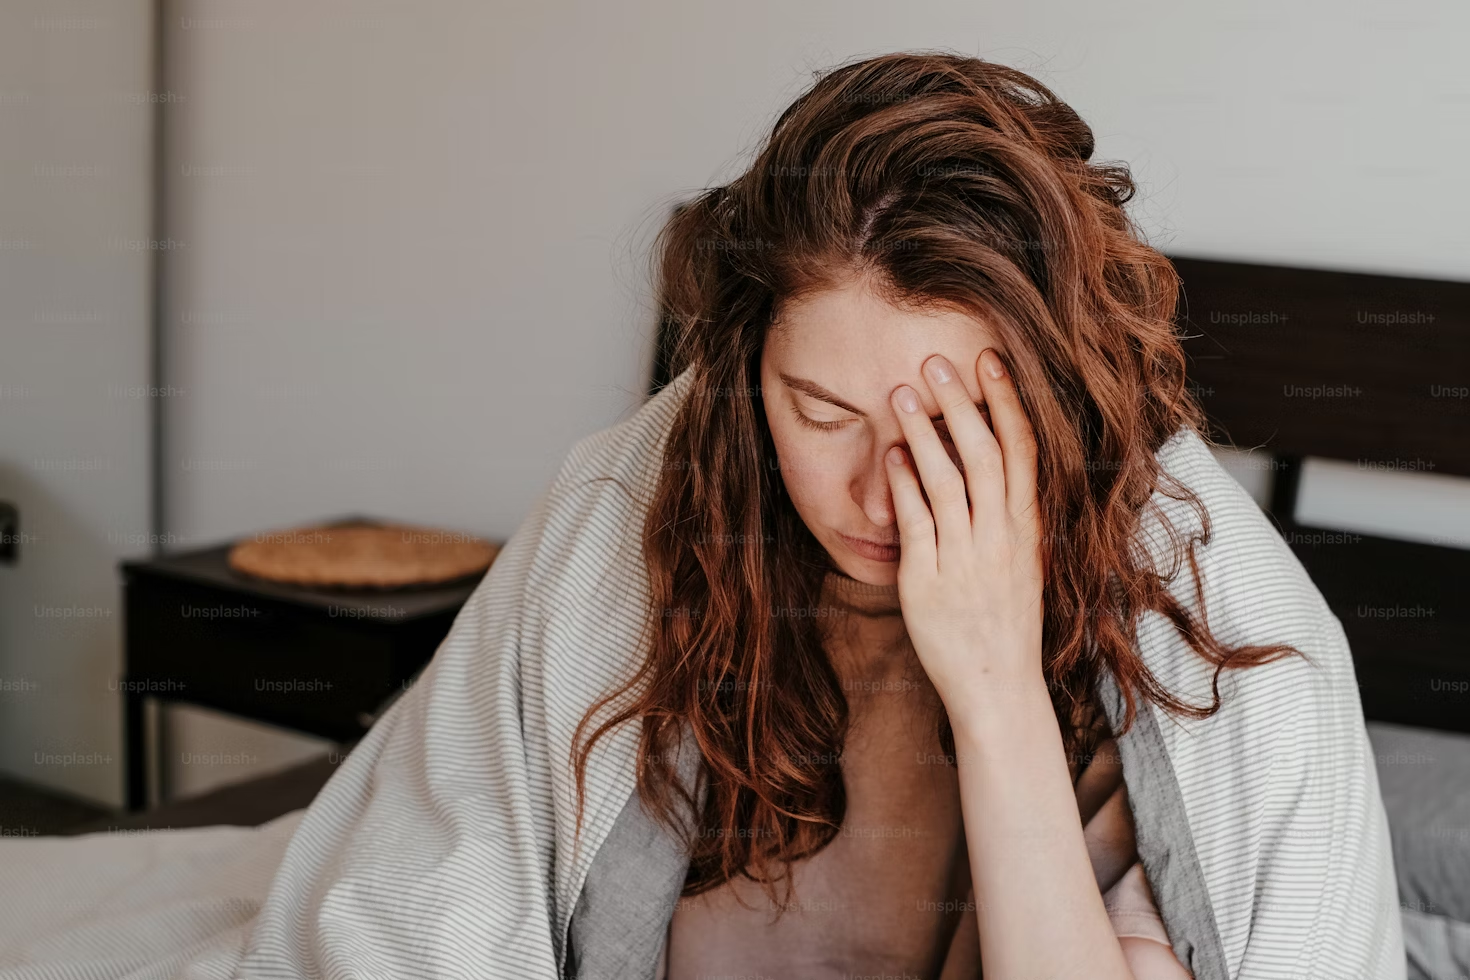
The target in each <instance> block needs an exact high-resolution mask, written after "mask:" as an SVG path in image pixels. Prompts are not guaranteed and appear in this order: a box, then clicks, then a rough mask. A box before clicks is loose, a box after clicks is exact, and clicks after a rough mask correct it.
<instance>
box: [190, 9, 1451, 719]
mask: <svg viewBox="0 0 1470 980" xmlns="http://www.w3.org/2000/svg"><path fill="white" fill-rule="evenodd" d="M170 25H171V31H172V42H171V43H172V47H173V49H174V50H175V51H176V52H177V58H176V60H175V61H174V63H173V64H172V66H171V75H170V79H171V81H170V87H171V88H175V89H177V90H178V91H179V92H180V93H182V94H183V95H184V96H185V101H184V102H182V103H181V104H180V105H179V106H178V107H177V109H178V111H177V113H176V119H177V121H178V125H177V127H176V129H175V136H176V140H175V141H174V143H173V145H172V147H171V150H170V154H169V166H170V168H171V169H170V177H171V182H172V183H171V186H172V194H171V197H170V200H169V202H168V203H169V212H170V214H171V215H172V216H173V224H172V226H171V228H170V234H171V235H172V237H174V238H177V239H179V240H181V241H183V242H184V243H186V247H184V248H182V249H180V250H178V251H177V252H176V253H173V254H171V256H170V258H171V261H172V266H171V270H170V271H171V276H170V283H171V289H170V293H169V296H168V307H169V317H170V318H169V324H170V333H169V343H170V350H171V355H170V359H171V377H170V380H171V382H172V383H174V384H176V385H178V386H180V387H182V388H183V389H184V390H185V392H186V394H185V395H184V396H183V397H180V398H178V399H174V400H172V401H170V403H169V408H170V416H169V432H170V451H171V468H170V470H169V474H168V481H167V493H168V499H169V501H170V510H169V527H170V530H171V531H173V532H176V533H178V534H180V535H184V536H187V537H190V538H201V539H202V538H224V537H228V536H233V535H239V534H244V533H248V532H251V531H254V530H257V529H261V528H263V527H269V526H273V525H280V524H289V523H295V522H303V521H310V520H314V519H318V518H323V517H328V516H331V515H336V514H341V513H344V512H349V511H363V512H368V513H373V514H380V515H384V516H392V517H396V518H403V519H408V520H418V521H427V522H434V523H437V524H442V525H446V526H449V527H453V528H460V529H465V530H470V531H474V532H479V533H484V534H488V535H493V536H500V537H503V536H505V535H507V534H509V533H510V532H511V531H512V530H514V528H515V527H516V525H517V523H518V522H519V521H520V519H521V517H522V515H523V514H524V513H525V512H526V510H527V508H528V507H529V505H530V504H531V502H532V500H533V498H534V497H535V496H536V495H537V494H538V493H539V492H540V491H541V489H542V488H543V487H544V486H545V485H546V483H547V481H548V480H549V479H550V477H551V475H552V474H553V472H554V470H555V468H556V466H557V465H558V463H559V462H560V460H561V459H562V457H563V455H564V453H565V452H566V450H567V449H568V447H569V446H570V445H571V443H572V442H573V441H574V440H576V439H577V438H579V437H580V436H583V435H585V434H587V433H590V432H592V431H595V430H597V429H600V428H602V427H604V426H606V425H608V424H610V423H612V422H613V421H615V420H616V419H618V418H619V417H620V416H622V415H623V414H624V413H625V412H627V411H628V410H629V409H630V408H631V407H632V406H633V405H635V404H636V403H637V402H638V400H639V398H640V396H641V391H642V388H643V386H644V384H645V382H646V372H647V364H648V358H649V341H650V332H651V316H650V312H649V295H648V288H647V275H646V271H647V270H646V265H645V254H644V249H645V246H646V244H647V239H648V237H649V236H650V235H651V233H652V232H653V231H654V230H655V227H656V225H657V223H658V222H659V221H660V220H661V219H662V217H663V214H664V212H665V210H666V209H667V208H668V207H669V206H670V205H671V204H672V203H674V202H675V201H676V200H678V199H680V198H681V197H683V196H684V195H686V194H688V193H690V192H692V191H693V190H696V189H698V188H700V187H702V186H705V185H707V184H709V183H712V182H715V181H717V180H720V179H722V178H728V177H730V176H733V175H734V174H735V173H736V172H738V169H739V167H740V164H741V163H742V161H743V160H745V159H746V158H747V156H748V153H749V152H750V151H751V150H752V149H753V147H754V145H755V144H756V142H757V141H758V140H759V138H760V137H761V136H762V135H763V133H764V131H765V130H766V128H767V127H768V126H769V125H770V123H771V122H772V121H773V120H774V117H775V115H776V114H777V113H778V112H779V111H780V109H781V108H782V107H784V105H785V104H786V103H787V102H789V100H790V99H791V98H793V97H794V96H795V95H797V94H798V93H799V92H800V91H802V90H803V89H804V88H805V87H806V86H807V85H808V84H809V83H810V72H811V71H812V70H813V69H818V68H822V67H826V66H829V65H831V64H834V63H836V62H838V61H842V60H845V59H848V58H850V57H852V56H856V55H862V54H876V53H880V52H885V51H891V50H900V49H911V48H929V47H937V48H945V49H950V50H958V51H962V52H965V53H970V54H978V55H981V56H984V57H987V58H991V59H993V60H999V61H1004V62H1007V63H1009V64H1012V65H1015V66H1017V67H1020V68H1022V69H1025V70H1028V71H1031V72H1032V73H1034V74H1036V75H1038V76H1039V77H1040V78H1041V79H1042V80H1044V81H1045V82H1047V83H1049V84H1051V85H1052V86H1053V87H1054V88H1055V89H1056V90H1057V91H1058V92H1059V94H1060V95H1061V96H1062V97H1064V98H1066V99H1067V100H1069V101H1070V102H1071V103H1072V104H1073V105H1074V106H1075V107H1076V108H1077V109H1078V110H1079V111H1080V112H1081V113H1082V115H1083V116H1084V117H1085V118H1086V119H1088V120H1089V121H1090V122H1091V123H1092V124H1093V126H1094V129H1095V131H1096V133H1097V134H1098V137H1099V147H1100V149H1099V156H1101V157H1105V158H1106V157H1113V158H1121V159H1125V160H1127V161H1129V162H1130V163H1131V164H1132V165H1133V166H1134V168H1135V172H1136V174H1137V175H1138V176H1139V177H1140V179H1141V181H1142V184H1143V188H1144V194H1143V198H1142V200H1141V202H1140V204H1139V208H1138V210H1137V214H1138V215H1139V216H1140V218H1141V219H1142V220H1143V222H1144V225H1145V227H1146V228H1147V229H1148V230H1149V231H1150V233H1151V235H1152V236H1153V237H1154V241H1155V242H1156V243H1157V244H1159V245H1161V246H1164V247H1166V248H1169V249H1172V250H1174V251H1176V252H1178V253H1181V254H1192V255H1199V256H1210V257H1229V258H1244V259H1251V260H1258V261H1273V262H1281V263H1291V264H1299V265H1308V266H1323V267H1332V268H1342V269H1357V270H1365V271H1381V272H1390V273H1410V274H1416V275H1429V276H1443V277H1449V278H1470V233H1467V232H1466V229H1467V228H1470V195H1466V194H1465V193H1463V185H1462V183H1461V180H1462V173H1463V167H1464V161H1465V160H1466V159H1467V158H1470V67H1467V60H1466V58H1465V56H1464V52H1465V51H1466V50H1467V48H1470V6H1467V5H1465V4H1464V3H1462V2H1458V0H1444V2H1441V3H1415V2H1412V0H1378V2H1369V3H1362V4H1356V5H1352V6H1349V7H1344V6H1343V5H1341V4H1337V3H1325V2H1320V3H1281V2H1277V0H1273V2H1270V3H1264V2H1247V3H1232V4H1207V3H1199V2H1196V3H1188V4H1166V3H1145V2H1142V0H1123V2H1119V3H1113V4H1108V5H1106V7H1101V6H1098V5H1097V4H1095V3H1088V2H1083V0H1044V2H1043V0H1037V2H1029V3H1016V2H1004V3H1002V2H998V0H990V2H982V3H975V2H970V0H965V2H960V0H947V2H942V3H927V4H913V3H909V4H894V3H889V2H881V3H880V2H858V3H854V2H834V0H806V2H803V3H793V2H791V0H779V2H772V0H752V2H747V3H742V4H739V5H731V4H729V3H690V2H688V0H684V2H663V3H652V2H643V3H618V4H608V3H593V2H579V3H565V2H563V3H545V2H520V3H484V2H480V0H434V2H432V3H408V2H403V0H395V2H387V0H356V2H351V3H347V2H331V0H310V2H302V0H248V2H243V0H240V2H220V0H176V2H175V3H174V4H173V6H172V9H171V13H170ZM1463 489H1464V488H1463V486H1460V487H1459V491H1460V492H1461V496H1460V497H1459V503H1458V504H1457V506H1458V507H1459V508H1460V513H1461V514H1463V513H1464V512H1465V510H1466V508H1470V503H1467V502H1466V497H1465V496H1464V495H1463ZM1402 507H1403V509H1404V510H1405V511H1407V512H1412V506H1410V505H1408V504H1404V505H1402ZM1379 509H1381V508H1380V507H1378V505H1377V504H1376V503H1375V504H1374V505H1372V506H1369V507H1368V510H1369V511H1374V510H1379ZM200 737H202V736H200Z"/></svg>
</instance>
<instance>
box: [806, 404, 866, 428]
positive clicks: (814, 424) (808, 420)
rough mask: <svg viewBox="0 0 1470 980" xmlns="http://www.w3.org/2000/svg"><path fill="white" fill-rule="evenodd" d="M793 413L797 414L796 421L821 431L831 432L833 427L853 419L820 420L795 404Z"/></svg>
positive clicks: (838, 426)
mask: <svg viewBox="0 0 1470 980" xmlns="http://www.w3.org/2000/svg"><path fill="white" fill-rule="evenodd" d="M791 413H792V414H793V415H795V416H796V421H797V422H799V423H800V424H802V425H804V426H806V427H807V428H808V429H817V430H818V431H821V432H831V431H832V430H833V429H836V428H840V427H841V426H844V425H846V424H847V423H848V422H851V421H852V419H838V420H837V421H835V422H818V421H817V420H816V419H814V418H811V417H809V416H808V415H807V414H806V413H805V412H803V411H802V410H801V409H799V408H797V407H796V406H795V405H792V406H791Z"/></svg>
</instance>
